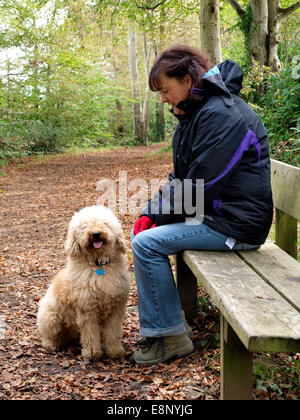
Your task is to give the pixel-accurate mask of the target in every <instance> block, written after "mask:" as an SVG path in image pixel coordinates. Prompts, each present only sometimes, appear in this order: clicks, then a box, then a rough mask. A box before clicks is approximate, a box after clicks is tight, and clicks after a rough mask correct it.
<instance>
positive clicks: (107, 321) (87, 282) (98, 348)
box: [37, 206, 129, 360]
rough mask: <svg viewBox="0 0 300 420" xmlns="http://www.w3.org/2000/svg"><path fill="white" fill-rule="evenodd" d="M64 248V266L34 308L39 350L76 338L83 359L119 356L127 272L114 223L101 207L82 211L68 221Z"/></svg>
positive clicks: (121, 241)
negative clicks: (40, 344) (37, 306)
mask: <svg viewBox="0 0 300 420" xmlns="http://www.w3.org/2000/svg"><path fill="white" fill-rule="evenodd" d="M65 248H66V252H67V264H66V267H65V268H64V269H62V270H61V271H59V273H58V274H57V275H56V276H55V277H54V279H53V282H52V283H51V285H50V287H49V288H48V290H47V293H46V295H45V296H44V297H43V298H42V299H41V301H40V304H39V310H38V314H37V325H38V329H39V331H40V333H41V335H42V345H43V347H44V348H46V349H48V350H51V351H53V350H58V349H59V348H61V347H63V346H65V345H67V344H68V343H70V342H74V341H78V340H79V339H80V342H81V346H82V357H83V358H84V359H88V360H97V359H99V358H100V357H101V356H102V354H103V350H104V351H105V353H106V355H107V356H109V357H112V358H115V357H122V356H123V355H124V350H123V347H122V344H121V339H122V323H123V319H124V315H125V308H126V303H127V300H128V295H129V274H128V271H127V258H126V244H125V240H124V236H123V231H122V227H121V225H120V223H119V221H118V219H117V218H116V216H115V215H114V214H113V213H112V212H111V211H110V210H109V209H108V208H106V207H103V206H92V207H86V208H84V209H82V210H81V211H79V212H78V213H75V214H74V216H73V218H72V220H71V222H70V225H69V231H68V236H67V241H66V246H65Z"/></svg>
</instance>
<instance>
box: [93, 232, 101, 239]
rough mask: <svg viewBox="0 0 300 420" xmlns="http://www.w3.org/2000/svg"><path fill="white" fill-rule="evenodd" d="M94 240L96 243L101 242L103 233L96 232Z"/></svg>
mask: <svg viewBox="0 0 300 420" xmlns="http://www.w3.org/2000/svg"><path fill="white" fill-rule="evenodd" d="M93 238H94V239H95V241H100V239H101V232H95V233H93Z"/></svg>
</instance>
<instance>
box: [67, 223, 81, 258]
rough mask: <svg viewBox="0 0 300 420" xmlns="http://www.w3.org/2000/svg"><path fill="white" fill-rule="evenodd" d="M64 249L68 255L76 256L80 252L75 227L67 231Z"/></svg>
mask: <svg viewBox="0 0 300 420" xmlns="http://www.w3.org/2000/svg"><path fill="white" fill-rule="evenodd" d="M65 250H66V253H67V255H69V256H70V257H76V256H78V255H79V254H80V247H79V244H78V242H77V240H76V235H75V229H70V230H69V231H68V236H67V240H66V244H65Z"/></svg>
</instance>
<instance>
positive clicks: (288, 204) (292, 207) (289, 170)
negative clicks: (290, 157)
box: [271, 159, 300, 220]
mask: <svg viewBox="0 0 300 420" xmlns="http://www.w3.org/2000/svg"><path fill="white" fill-rule="evenodd" d="M271 180H272V181H271V182H272V191H273V201H274V205H275V207H276V208H277V209H279V210H281V211H283V212H284V213H287V214H288V215H289V216H292V217H293V218H294V219H297V220H300V194H297V193H296V192H297V191H299V185H300V168H297V167H296V166H292V165H287V164H286V163H283V162H279V161H278V160H273V159H271Z"/></svg>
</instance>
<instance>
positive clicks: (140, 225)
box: [133, 216, 155, 236]
mask: <svg viewBox="0 0 300 420" xmlns="http://www.w3.org/2000/svg"><path fill="white" fill-rule="evenodd" d="M152 227H155V225H153V221H152V220H151V219H150V217H148V216H142V217H140V218H139V219H138V220H137V221H136V222H135V224H134V226H133V234H134V236H135V235H137V234H138V233H140V232H143V230H147V229H149V228H152Z"/></svg>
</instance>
